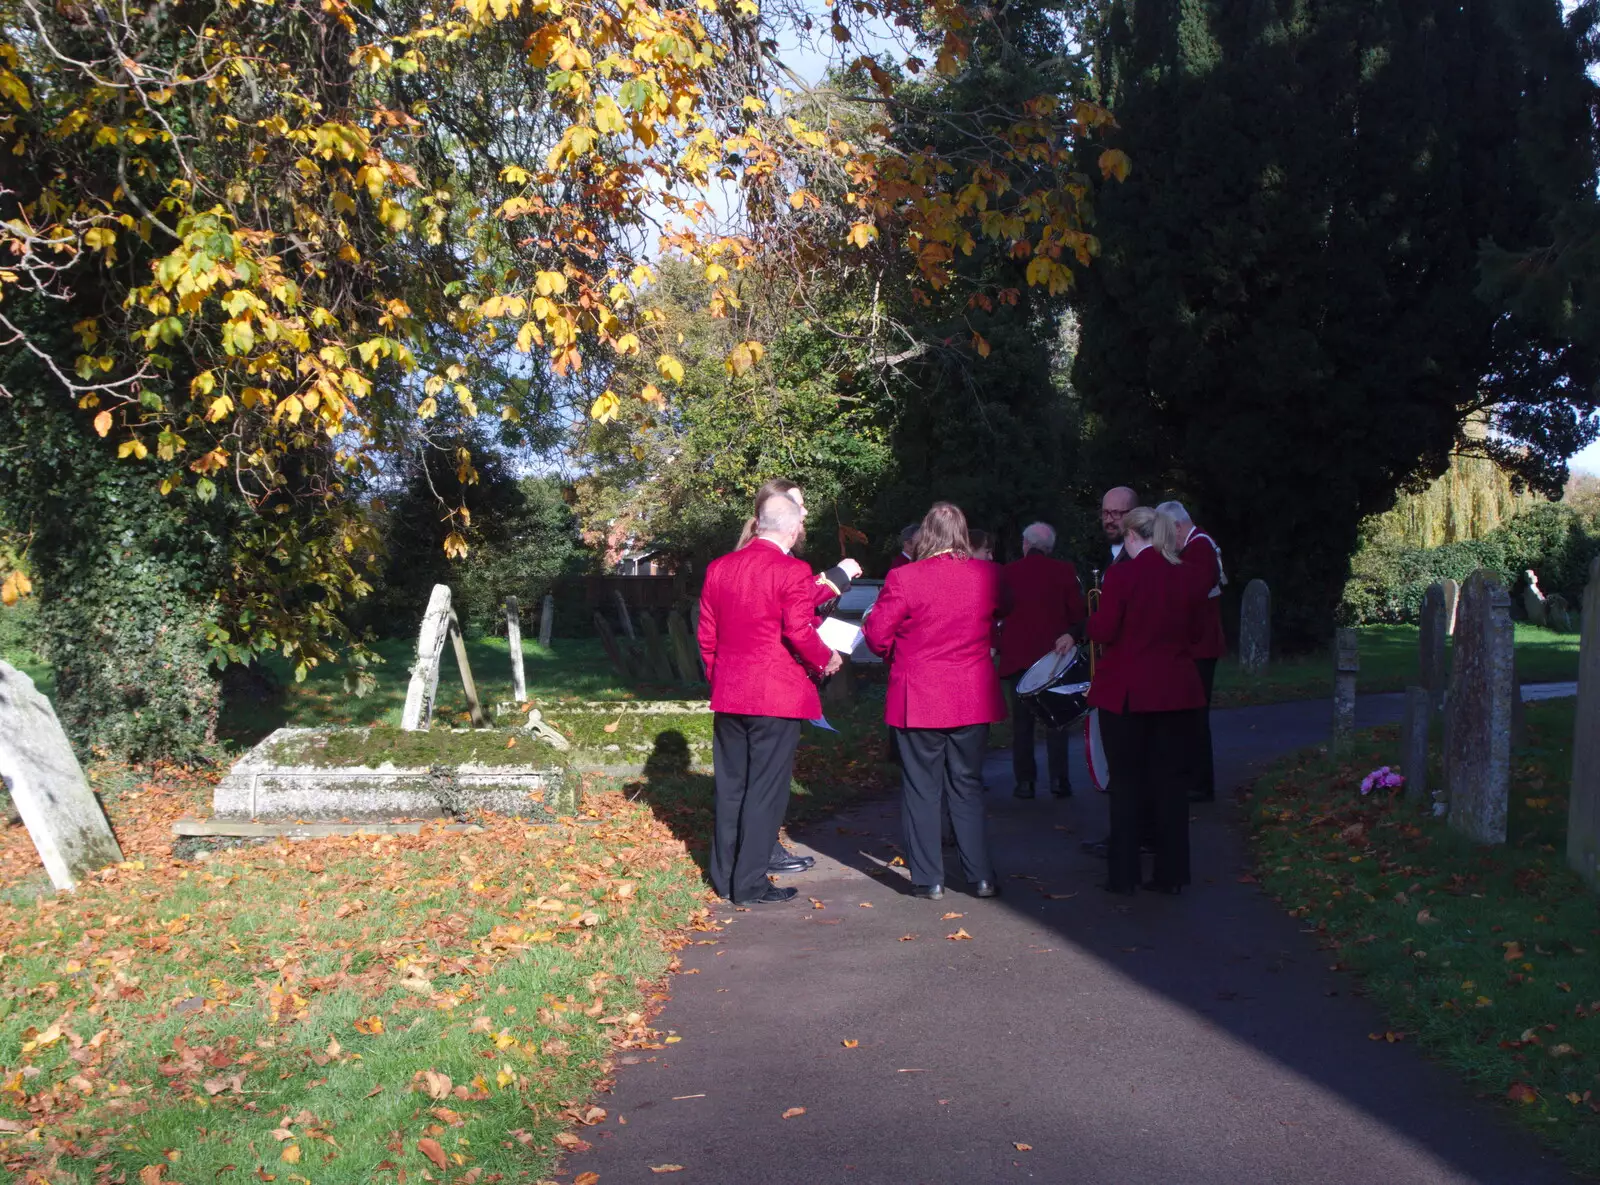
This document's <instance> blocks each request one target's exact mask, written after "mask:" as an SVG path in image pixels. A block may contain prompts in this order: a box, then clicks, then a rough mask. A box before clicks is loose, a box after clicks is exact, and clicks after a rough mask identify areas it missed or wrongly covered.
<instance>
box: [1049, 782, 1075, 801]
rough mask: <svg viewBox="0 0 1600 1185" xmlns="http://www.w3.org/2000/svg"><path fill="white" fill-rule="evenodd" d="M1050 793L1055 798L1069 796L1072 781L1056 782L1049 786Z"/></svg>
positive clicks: (1070, 795)
mask: <svg viewBox="0 0 1600 1185" xmlns="http://www.w3.org/2000/svg"><path fill="white" fill-rule="evenodd" d="M1050 793H1051V794H1053V795H1055V796H1056V797H1057V798H1071V797H1072V783H1071V782H1057V783H1056V784H1055V785H1054V786H1052V787H1050Z"/></svg>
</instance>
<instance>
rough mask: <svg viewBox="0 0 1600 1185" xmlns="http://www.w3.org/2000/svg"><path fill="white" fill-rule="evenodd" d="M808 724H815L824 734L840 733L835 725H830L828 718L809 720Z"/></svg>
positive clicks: (821, 717)
mask: <svg viewBox="0 0 1600 1185" xmlns="http://www.w3.org/2000/svg"><path fill="white" fill-rule="evenodd" d="M806 723H808V724H815V725H816V726H817V727H818V728H820V729H822V730H823V731H824V732H838V731H839V730H838V729H837V728H835V727H834V726H833V725H831V724H829V723H828V718H827V717H826V716H818V717H817V718H816V719H815V720H808V721H807V722H806Z"/></svg>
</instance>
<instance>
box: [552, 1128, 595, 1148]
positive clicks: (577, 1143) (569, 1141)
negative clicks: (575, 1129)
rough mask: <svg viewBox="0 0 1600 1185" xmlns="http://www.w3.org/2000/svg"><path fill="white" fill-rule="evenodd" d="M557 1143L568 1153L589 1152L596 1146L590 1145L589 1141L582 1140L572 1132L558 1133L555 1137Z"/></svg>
mask: <svg viewBox="0 0 1600 1185" xmlns="http://www.w3.org/2000/svg"><path fill="white" fill-rule="evenodd" d="M555 1141H556V1143H558V1144H560V1145H561V1146H562V1147H563V1148H565V1149H566V1150H567V1151H568V1152H587V1151H589V1149H590V1148H592V1147H594V1145H593V1144H591V1143H589V1141H588V1140H585V1139H581V1138H580V1137H578V1136H575V1135H573V1134H572V1133H571V1132H557V1133H556V1135H555Z"/></svg>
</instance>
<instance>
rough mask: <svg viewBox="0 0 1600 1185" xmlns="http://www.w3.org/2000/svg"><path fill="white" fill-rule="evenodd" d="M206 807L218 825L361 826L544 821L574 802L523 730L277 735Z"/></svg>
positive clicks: (558, 762)
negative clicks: (485, 815) (478, 815)
mask: <svg viewBox="0 0 1600 1185" xmlns="http://www.w3.org/2000/svg"><path fill="white" fill-rule="evenodd" d="M512 741H514V742H515V743H514V744H508V742H512ZM211 805H212V811H213V814H214V817H215V818H217V819H218V820H222V821H234V822H259V823H275V822H296V821H313V822H316V821H322V822H356V823H360V822H376V821H383V820H391V819H437V818H448V817H456V816H462V815H470V814H472V813H474V812H476V811H488V812H491V813H494V814H500V815H510V816H516V817H521V818H529V819H534V820H538V821H540V822H549V821H552V820H554V819H555V818H557V817H563V816H572V815H575V814H576V813H577V811H578V805H579V804H578V783H577V779H575V778H573V777H571V776H569V774H568V769H567V762H566V760H565V758H564V757H562V756H561V755H560V754H557V753H556V752H555V751H554V750H553V749H551V748H550V746H548V745H547V744H543V743H541V742H539V741H538V740H537V739H536V738H534V737H532V736H530V735H529V734H528V733H527V732H524V731H521V730H517V731H511V730H500V729H453V730H450V731H448V732H446V731H444V730H436V731H432V732H426V733H419V732H408V731H402V730H397V729H391V728H342V729H328V728H280V729H278V730H277V731H276V732H274V733H273V734H272V735H271V736H269V737H267V739H266V740H264V741H262V742H261V743H260V744H259V745H257V746H256V747H255V748H254V749H252V750H250V752H249V753H247V754H245V755H244V757H242V758H240V760H239V761H238V762H237V763H235V765H234V767H233V768H232V769H231V770H229V771H228V775H227V776H226V777H225V778H223V779H222V781H220V782H219V783H217V788H216V790H215V791H213V793H212V798H211Z"/></svg>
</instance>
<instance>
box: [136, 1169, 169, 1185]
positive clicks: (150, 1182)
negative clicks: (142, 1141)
mask: <svg viewBox="0 0 1600 1185" xmlns="http://www.w3.org/2000/svg"><path fill="white" fill-rule="evenodd" d="M166 1169H167V1166H166V1165H164V1164H147V1165H145V1166H144V1168H142V1169H140V1170H139V1185H161V1174H162V1173H164V1172H165V1171H166Z"/></svg>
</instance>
